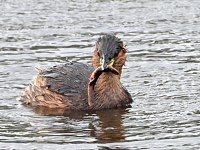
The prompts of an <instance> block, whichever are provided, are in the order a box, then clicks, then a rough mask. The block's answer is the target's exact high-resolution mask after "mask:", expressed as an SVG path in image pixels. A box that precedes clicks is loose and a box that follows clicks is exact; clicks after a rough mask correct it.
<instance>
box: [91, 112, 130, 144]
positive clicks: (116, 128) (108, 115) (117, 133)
mask: <svg viewBox="0 0 200 150" xmlns="http://www.w3.org/2000/svg"><path fill="white" fill-rule="evenodd" d="M125 113H126V110H125V109H116V110H108V111H99V112H97V113H96V114H97V116H98V117H99V123H98V125H95V123H90V125H89V128H90V129H91V133H90V136H92V137H95V138H96V139H97V143H110V142H121V141H124V140H125V136H124V132H125V131H124V127H123V115H124V114H125Z"/></svg>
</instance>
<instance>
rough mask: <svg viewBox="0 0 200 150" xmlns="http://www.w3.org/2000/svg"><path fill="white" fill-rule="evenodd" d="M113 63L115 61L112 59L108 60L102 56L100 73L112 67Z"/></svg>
mask: <svg viewBox="0 0 200 150" xmlns="http://www.w3.org/2000/svg"><path fill="white" fill-rule="evenodd" d="M114 61H115V60H114V58H112V59H111V60H109V59H108V58H107V57H106V56H105V55H103V57H102V60H101V69H102V71H105V70H107V69H108V67H113V64H114Z"/></svg>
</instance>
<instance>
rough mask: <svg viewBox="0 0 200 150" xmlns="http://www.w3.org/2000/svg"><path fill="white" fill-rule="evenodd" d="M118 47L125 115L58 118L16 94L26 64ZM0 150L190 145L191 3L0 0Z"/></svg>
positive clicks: (195, 74)
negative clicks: (116, 43) (122, 57)
mask: <svg viewBox="0 0 200 150" xmlns="http://www.w3.org/2000/svg"><path fill="white" fill-rule="evenodd" d="M104 33H115V34H116V35H117V36H118V37H120V38H121V39H122V40H123V41H125V42H126V43H127V47H128V53H127V55H128V58H127V63H126V66H125V67H124V70H123V75H122V82H123V85H124V86H125V87H127V89H128V90H129V92H130V93H131V95H132V97H133V99H134V103H133V104H132V108H129V109H126V110H109V111H100V112H94V113H87V112H73V113H69V114H64V115H59V114H56V112H55V113H54V112H52V111H47V110H34V111H33V110H32V109H31V108H27V107H24V106H22V105H21V103H20V102H19V101H18V97H19V96H20V94H21V93H22V92H23V89H24V88H25V86H26V85H28V84H29V83H30V81H31V79H32V78H33V76H35V75H36V71H35V70H34V67H35V66H49V65H54V64H58V63H65V62H66V60H71V61H78V62H85V63H91V56H92V52H93V50H94V43H95V41H96V39H97V38H98V37H99V36H100V35H101V34H104ZM0 95H1V96H0V149H54V150H55V149H152V150H154V149H156V150H157V149H158V150H160V149H171V150H172V149H173V150H174V149H176V150H188V149H190V150H191V149H192V150H196V149H200V1H199V0H181V1H180V0H173V1H171V0H133V1H132V0H113V1H106V0H76V1H73V0H66V1H59V0H55V1H51V0H37V1H36V0H20V1H19V0H0Z"/></svg>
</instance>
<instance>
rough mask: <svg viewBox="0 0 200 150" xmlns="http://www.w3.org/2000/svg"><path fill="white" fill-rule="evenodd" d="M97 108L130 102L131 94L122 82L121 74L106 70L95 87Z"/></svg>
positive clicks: (123, 104)
mask: <svg viewBox="0 0 200 150" xmlns="http://www.w3.org/2000/svg"><path fill="white" fill-rule="evenodd" d="M94 92H95V100H94V107H95V109H106V108H117V107H123V106H125V105H126V104H127V103H129V99H130V95H129V94H128V93H127V92H126V90H125V89H124V88H123V86H122V84H121V82H120V75H114V74H113V73H111V72H104V73H103V74H102V75H101V76H100V77H99V79H98V80H97V83H96V85H95V87H94Z"/></svg>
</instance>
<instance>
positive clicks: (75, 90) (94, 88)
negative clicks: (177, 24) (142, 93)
mask: <svg viewBox="0 0 200 150" xmlns="http://www.w3.org/2000/svg"><path fill="white" fill-rule="evenodd" d="M126 52H127V49H126V45H125V44H124V42H123V41H121V39H119V38H118V37H116V36H115V35H109V34H106V35H103V36H100V37H99V38H98V39H97V41H96V44H95V49H94V52H93V58H92V64H93V65H92V66H90V65H88V64H84V63H79V62H66V63H65V64H61V65H55V66H52V67H47V68H45V69H38V74H37V76H36V77H35V78H34V79H33V81H32V82H31V83H30V84H29V85H28V86H27V87H26V88H25V90H24V93H23V95H22V96H21V98H20V99H21V101H22V103H23V104H24V105H29V106H33V107H40V106H41V107H47V108H53V109H54V108H55V109H68V110H102V109H114V108H126V107H130V106H131V105H130V104H131V103H132V101H133V100H132V97H131V95H130V93H129V92H128V91H127V89H126V88H125V87H124V86H123V85H122V83H121V82H120V78H121V74H122V68H123V66H124V65H125V61H126Z"/></svg>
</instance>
